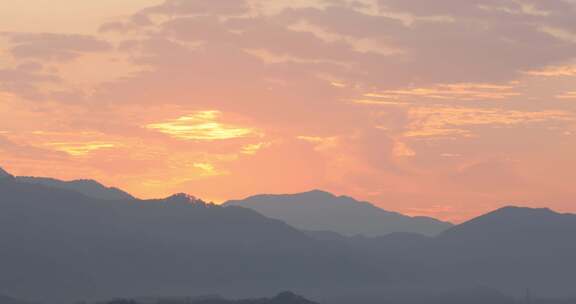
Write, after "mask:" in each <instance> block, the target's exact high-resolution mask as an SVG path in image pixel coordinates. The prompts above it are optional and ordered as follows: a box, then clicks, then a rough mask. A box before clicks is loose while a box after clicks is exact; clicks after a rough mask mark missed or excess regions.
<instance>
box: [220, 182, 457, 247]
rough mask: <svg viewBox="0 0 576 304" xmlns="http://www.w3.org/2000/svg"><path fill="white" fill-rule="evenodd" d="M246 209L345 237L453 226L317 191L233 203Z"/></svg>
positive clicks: (432, 231)
mask: <svg viewBox="0 0 576 304" xmlns="http://www.w3.org/2000/svg"><path fill="white" fill-rule="evenodd" d="M225 205H227V206H242V207H246V208H250V209H253V210H256V211H258V212H259V213H261V214H263V215H265V216H268V217H271V218H276V219H280V220H283V221H285V222H286V223H288V224H290V225H292V226H294V227H296V228H299V229H303V230H308V231H333V232H337V233H340V234H343V235H348V236H351V235H357V234H360V235H364V236H382V235H386V234H389V233H393V232H412V233H420V234H424V235H437V234H438V233H440V232H442V231H444V230H446V229H448V228H450V227H451V226H452V225H451V224H450V223H446V222H441V221H439V220H436V219H433V218H429V217H409V216H405V215H402V214H399V213H396V212H390V211H386V210H383V209H381V208H378V207H376V206H374V205H372V204H370V203H368V202H360V201H357V200H355V199H353V198H351V197H347V196H335V195H333V194H331V193H328V192H324V191H319V190H314V191H310V192H304V193H298V194H285V195H256V196H252V197H249V198H246V199H243V200H232V201H228V202H226V203H225Z"/></svg>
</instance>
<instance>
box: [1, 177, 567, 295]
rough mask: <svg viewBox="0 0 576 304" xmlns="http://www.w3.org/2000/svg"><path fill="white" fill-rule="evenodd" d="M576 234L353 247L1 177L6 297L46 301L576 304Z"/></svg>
mask: <svg viewBox="0 0 576 304" xmlns="http://www.w3.org/2000/svg"><path fill="white" fill-rule="evenodd" d="M317 194H318V193H317ZM317 194H316V195H317ZM323 195H325V194H323ZM325 196H326V195H325ZM574 235H576V215H572V214H560V213H556V212H554V211H551V210H548V209H530V208H519V207H506V208H502V209H499V210H495V211H493V212H490V213H488V214H485V215H482V216H480V217H477V218H475V219H472V220H470V221H468V222H466V223H463V224H460V225H457V226H454V227H452V228H450V229H448V230H446V231H445V232H443V233H441V234H440V235H438V236H435V237H427V236H423V235H420V234H415V233H408V232H402V233H391V234H387V235H385V236H379V237H364V236H354V237H349V236H341V235H338V234H337V233H333V232H318V231H316V232H310V231H300V230H297V229H295V228H293V227H291V226H289V225H288V224H286V223H284V222H282V221H280V220H277V219H271V218H268V217H265V216H263V215H261V214H259V213H258V212H256V211H254V210H251V209H247V208H243V207H238V206H232V205H226V206H218V205H214V204H209V203H205V202H204V201H202V200H200V199H198V198H195V197H193V196H190V195H186V194H176V195H173V196H170V197H167V198H164V199H157V200H139V199H127V200H115V201H110V200H103V199H97V198H93V197H88V196H86V195H83V194H81V193H78V192H76V191H71V190H66V189H60V188H54V187H49V186H45V185H41V184H35V183H28V182H22V181H19V180H18V179H14V178H4V179H0V240H2V246H0V269H1V271H0V290H2V292H5V293H7V294H10V295H13V296H15V297H17V298H25V299H32V300H35V301H38V302H43V303H56V302H58V303H61V302H70V301H79V300H94V299H96V300H98V299H109V298H115V297H121V298H126V297H128V298H130V297H133V296H143V297H145V296H157V297H162V296H181V295H185V294H193V295H194V294H195V295H202V294H225V295H227V296H231V297H234V298H253V297H255V296H257V295H262V294H269V293H270V292H271V291H277V290H285V289H289V290H294V291H295V292H298V293H299V294H306V295H308V296H311V297H312V298H318V299H320V298H321V299H323V300H325V302H327V303H334V304H339V303H387V302H389V303H441V302H444V303H449V301H447V300H442V301H440V300H439V301H438V302H434V301H431V300H430V299H433V298H434V297H436V296H438V297H439V299H445V298H444V296H443V295H446V294H448V295H450V297H455V299H467V298H470V299H472V298H478V297H479V296H477V294H478V292H477V290H476V289H474V287H476V286H486V287H487V289H482V290H481V292H480V293H481V294H485V295H486V296H487V297H488V298H494V299H496V300H495V301H486V302H491V303H492V302H493V303H505V302H506V301H507V300H506V299H507V298H506V297H502V299H501V300H498V298H499V297H498V293H493V292H487V291H486V290H496V291H502V292H504V294H505V295H513V296H518V295H523V294H524V293H525V290H526V289H527V288H531V289H533V290H536V291H537V296H539V297H564V296H575V295H576V291H575V290H574V288H573V282H574V281H573V276H574V273H576V263H575V262H574V257H575V256H576V244H575V242H574V241H573V239H574ZM458 290H463V292H462V293H459V292H458V293H456V295H455V294H454V293H452V292H453V291H458ZM475 290H476V291H475ZM414 294H416V295H430V296H429V297H428V296H424V297H419V298H418V299H415V298H410V295H414ZM433 296H434V297H433ZM402 299H405V301H404V300H402ZM467 301H468V300H466V301H464V300H457V301H453V303H456V302H467ZM323 302H324V301H323ZM470 303H474V302H470Z"/></svg>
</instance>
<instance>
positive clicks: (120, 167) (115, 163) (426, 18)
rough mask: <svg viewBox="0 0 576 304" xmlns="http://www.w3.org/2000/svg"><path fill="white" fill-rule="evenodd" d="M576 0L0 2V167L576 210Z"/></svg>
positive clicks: (418, 210) (194, 186)
mask: <svg viewBox="0 0 576 304" xmlns="http://www.w3.org/2000/svg"><path fill="white" fill-rule="evenodd" d="M575 155H576V2H575V1H572V0H545V1H544V0H470V1H461V0H435V1H420V0H292V1H285V0H274V1H270V0H210V1H207V0H165V1H163V0H154V1H153V0H122V1H118V0H101V1H77V0H21V1H2V2H0V166H2V167H4V168H5V169H6V170H8V171H10V172H12V173H13V174H16V175H33V176H51V177H56V178H61V179H78V178H92V179H96V180H98V181H100V182H102V183H104V184H106V185H113V186H117V187H120V188H122V189H125V190H126V191H129V192H131V193H133V194H134V195H136V196H138V197H141V198H157V197H164V196H168V195H170V194H172V193H176V192H186V193H190V194H192V195H194V196H197V197H200V198H203V199H205V200H209V201H214V202H222V201H225V200H227V199H238V198H243V197H246V196H250V195H253V194H259V193H295V192H301V191H307V190H311V189H324V190H327V191H330V192H333V193H335V194H339V195H349V196H353V197H355V198H358V199H362V200H367V201H370V202H372V203H374V204H376V205H378V206H381V207H383V208H385V209H388V210H395V211H399V212H402V213H405V214H409V215H425V216H433V217H437V218H440V219H444V220H449V221H453V222H461V221H463V220H466V219H468V218H470V217H472V216H476V215H478V214H481V213H483V212H486V211H489V210H492V209H495V208H498V207H501V206H504V205H522V206H532V207H544V206H546V207H550V208H553V209H555V210H558V211H563V212H576V189H575V187H574V180H576V170H574V169H575V168H576V156H575Z"/></svg>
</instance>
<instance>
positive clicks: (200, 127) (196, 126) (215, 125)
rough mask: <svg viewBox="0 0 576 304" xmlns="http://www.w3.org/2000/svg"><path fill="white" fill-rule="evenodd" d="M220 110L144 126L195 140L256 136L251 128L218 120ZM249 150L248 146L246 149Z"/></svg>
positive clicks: (196, 113)
mask: <svg viewBox="0 0 576 304" xmlns="http://www.w3.org/2000/svg"><path fill="white" fill-rule="evenodd" d="M221 115H222V113H221V112H219V111H215V110H211V111H198V112H195V113H192V114H189V115H185V116H181V117H179V118H177V119H174V120H170V121H167V122H161V123H152V124H148V125H146V128H148V129H151V130H158V131H159V132H162V133H165V134H168V135H170V136H172V137H174V138H177V139H184V140H195V141H213V140H225V139H234V138H243V137H249V136H256V135H257V134H258V132H257V131H256V130H255V129H253V128H247V127H237V126H233V125H228V124H223V123H221V122H219V121H218V119H219V118H220V116H221ZM248 150H250V148H249V149H248Z"/></svg>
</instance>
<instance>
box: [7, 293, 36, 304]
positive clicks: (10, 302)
mask: <svg viewBox="0 0 576 304" xmlns="http://www.w3.org/2000/svg"><path fill="white" fill-rule="evenodd" d="M0 304H30V302H26V301H22V300H18V299H14V298H12V297H9V296H5V295H1V294H0Z"/></svg>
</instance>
